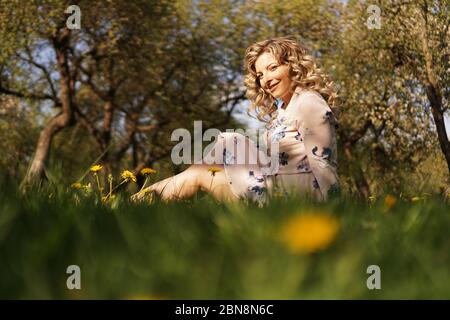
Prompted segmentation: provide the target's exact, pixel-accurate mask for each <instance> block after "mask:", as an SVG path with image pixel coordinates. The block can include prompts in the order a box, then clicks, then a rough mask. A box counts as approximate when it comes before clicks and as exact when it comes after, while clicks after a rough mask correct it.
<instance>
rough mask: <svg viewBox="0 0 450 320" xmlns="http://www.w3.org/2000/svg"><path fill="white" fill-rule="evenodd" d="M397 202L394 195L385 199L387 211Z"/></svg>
mask: <svg viewBox="0 0 450 320" xmlns="http://www.w3.org/2000/svg"><path fill="white" fill-rule="evenodd" d="M396 202H397V198H396V197H394V196H393V195H390V194H388V195H387V196H386V197H385V198H384V206H385V208H386V209H390V208H391V207H392V206H393V205H394V204H395V203H396Z"/></svg>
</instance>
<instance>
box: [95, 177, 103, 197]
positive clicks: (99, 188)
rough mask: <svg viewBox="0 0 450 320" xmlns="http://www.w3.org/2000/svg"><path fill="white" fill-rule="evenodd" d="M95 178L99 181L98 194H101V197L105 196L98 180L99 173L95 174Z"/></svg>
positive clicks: (98, 181)
mask: <svg viewBox="0 0 450 320" xmlns="http://www.w3.org/2000/svg"><path fill="white" fill-rule="evenodd" d="M95 178H96V179H97V188H98V192H100V197H101V196H103V194H102V189H101V187H100V180H99V178H98V174H97V173H95Z"/></svg>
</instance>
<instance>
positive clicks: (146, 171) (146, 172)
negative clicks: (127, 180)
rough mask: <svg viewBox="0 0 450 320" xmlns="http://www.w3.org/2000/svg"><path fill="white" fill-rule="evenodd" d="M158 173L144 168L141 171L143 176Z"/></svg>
mask: <svg viewBox="0 0 450 320" xmlns="http://www.w3.org/2000/svg"><path fill="white" fill-rule="evenodd" d="M153 173H156V170H154V169H152V168H144V169H142V170H141V174H142V175H143V176H146V175H149V174H153Z"/></svg>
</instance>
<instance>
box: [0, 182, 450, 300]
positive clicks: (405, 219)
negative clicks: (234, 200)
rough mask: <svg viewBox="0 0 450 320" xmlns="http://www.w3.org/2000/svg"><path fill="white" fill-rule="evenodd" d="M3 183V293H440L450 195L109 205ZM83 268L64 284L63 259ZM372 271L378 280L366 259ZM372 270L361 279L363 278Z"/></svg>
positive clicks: (447, 272) (449, 255)
mask: <svg viewBox="0 0 450 320" xmlns="http://www.w3.org/2000/svg"><path fill="white" fill-rule="evenodd" d="M2 189H3V190H1V192H0V298H3V299H431V298H435V299H448V298H450V281H449V279H450V268H449V266H450V237H449V235H450V232H449V230H450V205H449V204H448V203H446V202H445V201H444V200H443V199H442V198H439V197H435V198H434V197H432V196H430V197H428V198H426V199H421V200H419V201H415V202H411V201H407V200H404V199H401V198H399V197H397V196H388V197H387V198H386V196H380V197H379V198H378V199H376V200H374V202H373V203H372V204H366V203H363V202H361V201H358V200H355V199H353V198H351V197H344V196H340V197H335V198H333V199H331V200H330V201H328V202H327V203H314V202H312V201H310V200H308V199H300V198H297V199H295V198H288V199H286V198H276V199H273V201H272V202H271V203H270V204H269V205H267V206H265V207H262V208H260V207H258V206H257V205H253V204H243V203H242V204H238V205H226V204H221V203H218V202H216V201H215V200H213V199H212V198H210V197H208V196H206V195H199V196H198V197H196V199H193V200H189V201H182V202H177V203H169V204H167V203H162V202H156V203H154V204H140V205H136V204H133V203H129V202H128V201H126V200H124V198H120V196H119V197H118V198H117V199H116V200H115V201H114V205H110V204H103V203H101V202H100V203H98V202H97V201H95V200H94V199H92V198H89V199H82V201H79V202H78V203H77V202H76V201H74V198H73V191H67V192H59V193H56V195H55V193H51V194H49V193H45V192H42V193H32V192H30V193H28V194H27V195H26V196H23V195H20V194H19V193H18V192H17V189H15V188H14V187H6V186H3V187H2ZM70 265H77V266H79V267H80V271H81V277H80V279H81V281H80V284H81V289H80V290H77V289H74V290H69V289H68V287H67V282H68V281H67V280H68V277H70V276H71V274H68V273H66V270H67V268H68V266H70ZM373 265H375V266H378V267H379V268H380V269H379V271H380V273H379V275H380V277H379V280H380V283H379V285H381V289H372V290H369V289H368V286H367V282H369V284H370V283H372V284H373V283H374V282H373V281H374V277H373V276H372V273H370V272H369V273H368V272H367V270H368V267H369V266H373ZM369 277H371V278H370V279H369V281H368V278H369Z"/></svg>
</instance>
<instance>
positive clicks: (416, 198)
mask: <svg viewBox="0 0 450 320" xmlns="http://www.w3.org/2000/svg"><path fill="white" fill-rule="evenodd" d="M420 200H423V198H421V197H417V196H415V197H412V198H411V201H412V202H417V201H420Z"/></svg>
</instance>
